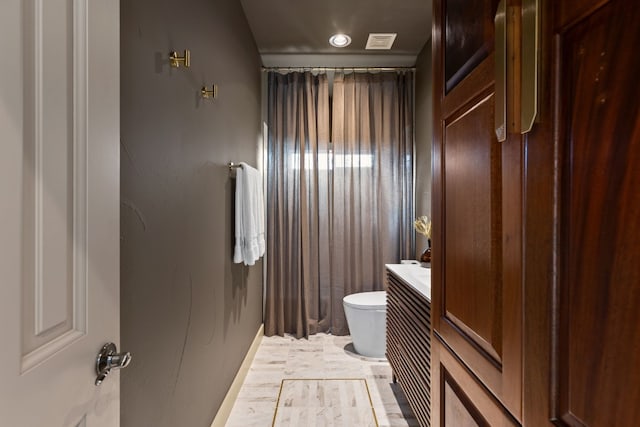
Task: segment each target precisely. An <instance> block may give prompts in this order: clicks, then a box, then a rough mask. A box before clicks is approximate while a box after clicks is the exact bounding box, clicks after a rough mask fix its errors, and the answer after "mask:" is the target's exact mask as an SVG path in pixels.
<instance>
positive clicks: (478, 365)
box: [431, 0, 640, 427]
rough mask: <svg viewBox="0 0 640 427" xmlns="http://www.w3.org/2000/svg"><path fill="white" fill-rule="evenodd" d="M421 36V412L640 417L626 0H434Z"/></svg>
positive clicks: (467, 416) (634, 142) (636, 125)
mask: <svg viewBox="0 0 640 427" xmlns="http://www.w3.org/2000/svg"><path fill="white" fill-rule="evenodd" d="M536 8H537V17H538V19H537V21H535V20H534V21H532V22H534V23H535V22H537V24H538V29H539V32H538V37H537V39H536V38H535V34H532V33H531V32H532V31H533V29H534V27H530V26H527V25H528V24H527V20H526V19H527V16H529V17H530V16H531V13H535V12H536ZM523 17H524V18H523ZM496 19H497V22H502V23H504V24H505V28H506V29H505V32H504V35H505V36H506V37H505V38H504V43H502V41H501V40H500V38H499V37H498V38H496V35H499V34H500V33H496V25H495V22H496ZM500 30H501V27H498V31H500ZM532 36H534V37H533V40H537V42H538V44H537V45H534V46H537V50H536V49H534V50H533V52H534V55H535V58H534V59H537V60H538V62H537V66H536V65H535V63H534V64H533V65H534V66H535V67H536V68H535V72H534V71H532V69H531V68H530V67H531V66H532V62H531V61H530V60H529V59H530V58H531V56H529V57H527V56H526V55H527V54H528V51H527V49H528V46H529V45H528V43H529V42H530V41H531V40H532ZM432 43H433V64H434V144H433V147H434V148H433V150H434V151H433V185H434V188H433V203H432V210H433V221H434V227H433V230H434V235H433V237H432V241H433V249H432V269H433V272H432V324H433V339H432V387H431V395H432V418H431V419H432V425H433V426H466V425H471V426H474V425H478V426H485V425H486V426H502V425H504V426H511V425H525V426H533V427H539V426H545V425H552V424H553V425H559V426H616V427H617V426H635V425H638V422H639V421H638V420H640V405H638V404H637V402H639V401H640V310H639V309H638V306H639V305H640V107H639V106H640V83H638V81H637V80H638V76H640V55H639V54H638V53H637V52H636V50H637V48H638V46H640V2H637V1H626V0H563V1H551V0H539V1H537V2H536V1H524V0H503V1H502V3H499V2H497V1H495V0H468V1H462V0H434V31H433V40H432ZM531 79H535V82H537V86H535V91H534V92H533V93H534V94H535V95H536V96H537V106H536V108H534V111H537V115H536V120H535V123H534V124H533V127H532V128H531V129H528V127H527V126H526V124H527V123H525V122H526V120H525V118H524V117H523V116H524V115H526V114H523V111H524V112H525V113H526V110H527V108H528V106H529V105H530V104H528V103H530V102H531V98H530V96H529V97H528V94H527V90H529V89H528V88H530V87H531V86H530V83H531ZM529 95H530V93H529ZM502 111H504V112H505V117H506V120H505V121H504V127H503V128H502V132H500V131H498V132H496V128H499V126H497V125H496V123H497V124H498V125H499V124H500V123H501V121H500V120H496V118H497V117H498V118H502V114H501V112H502ZM497 135H500V136H501V138H498V137H497ZM499 139H500V140H499Z"/></svg>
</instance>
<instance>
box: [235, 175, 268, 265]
mask: <svg viewBox="0 0 640 427" xmlns="http://www.w3.org/2000/svg"><path fill="white" fill-rule="evenodd" d="M235 234H236V244H235V247H234V250H233V262H235V263H237V264H239V263H241V262H244V264H245V265H254V264H255V262H256V261H257V260H258V258H260V257H261V256H262V255H264V249H265V244H264V200H263V196H262V177H261V176H260V172H258V170H257V169H254V168H252V167H251V166H249V165H248V164H246V163H240V167H239V168H238V169H237V172H236V233H235Z"/></svg>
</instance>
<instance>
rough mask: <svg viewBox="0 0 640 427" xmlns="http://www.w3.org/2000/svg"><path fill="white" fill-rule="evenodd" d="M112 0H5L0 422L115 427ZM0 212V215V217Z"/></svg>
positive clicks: (0, 23) (0, 90)
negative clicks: (102, 362)
mask: <svg viewBox="0 0 640 427" xmlns="http://www.w3.org/2000/svg"><path fill="white" fill-rule="evenodd" d="M118 21H119V15H118V2H117V1H115V0H109V1H101V2H95V1H91V0H29V1H20V0H11V1H7V2H5V4H3V13H2V15H0V34H1V35H2V37H0V38H1V39H2V40H3V41H5V44H6V45H5V46H4V48H5V54H6V55H7V57H10V58H12V60H10V61H7V62H6V64H5V66H4V69H3V73H2V79H1V80H0V128H1V129H3V137H2V144H1V145H0V150H2V152H1V153H0V170H1V171H2V172H1V174H2V180H1V181H2V184H0V196H2V200H3V209H2V213H1V214H0V215H1V216H0V241H2V242H3V243H2V247H0V255H1V256H0V277H1V280H2V286H1V287H0V342H2V343H3V345H4V348H3V350H2V351H0V424H1V425H15V426H26V427H30V426H34V427H35V426H43V425H55V426H99V427H102V426H115V425H118V423H119V421H118V419H119V384H118V378H117V375H112V378H109V380H108V381H105V382H104V384H103V385H102V386H100V387H96V386H95V385H94V380H95V372H94V369H95V357H96V355H97V353H98V351H99V349H100V348H101V346H102V344H104V342H106V341H115V342H117V341H118V340H119V308H118V307H119V270H118V268H119V267H118V265H119V249H118V248H119V239H118V234H119V219H118V216H119V206H118V203H119V202H118V199H119V169H118V162H119V155H118V138H119V136H118V134H119V95H118V92H119V88H118V85H119V83H118V79H119V59H118V55H119V54H118V52H119V48H118V38H119V36H118ZM5 206H6V209H5Z"/></svg>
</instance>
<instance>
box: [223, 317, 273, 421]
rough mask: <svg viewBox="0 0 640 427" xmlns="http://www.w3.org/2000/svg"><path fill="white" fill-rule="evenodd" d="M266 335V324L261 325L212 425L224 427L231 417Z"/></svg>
mask: <svg viewBox="0 0 640 427" xmlns="http://www.w3.org/2000/svg"><path fill="white" fill-rule="evenodd" d="M263 336H264V324H262V325H260V328H258V333H257V334H256V337H255V338H254V339H253V343H251V347H249V351H248V352H247V355H246V356H245V358H244V360H243V361H242V365H240V369H238V373H237V374H236V377H235V378H234V379H233V382H232V383H231V387H229V391H228V392H227V395H226V396H225V398H224V400H223V401H222V405H220V409H218V413H217V414H216V417H215V418H214V419H213V423H211V427H224V426H225V424H226V423H227V420H228V419H229V415H231V410H232V409H233V404H234V403H235V402H236V399H237V398H238V394H239V393H240V388H241V387H242V384H243V383H244V379H245V378H246V377H247V374H248V373H249V368H251V363H253V359H254V358H255V356H256V352H257V351H258V347H260V342H261V341H262V337H263Z"/></svg>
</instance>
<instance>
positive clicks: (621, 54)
mask: <svg viewBox="0 0 640 427" xmlns="http://www.w3.org/2000/svg"><path fill="white" fill-rule="evenodd" d="M583 10H584V9H583ZM561 16H562V15H561ZM573 18H574V17H573V16H572V15H570V14H565V15H564V19H566V20H567V22H562V21H561V22H559V23H558V28H561V29H562V32H561V34H560V40H561V42H560V43H559V45H558V46H559V47H558V49H559V51H558V53H557V55H558V57H559V58H562V63H561V64H562V65H561V68H560V70H561V71H560V74H559V76H558V77H559V79H560V82H561V85H560V86H559V87H560V88H561V91H560V107H561V108H559V109H558V111H559V118H560V122H561V123H563V124H564V126H563V127H562V133H561V138H560V139H559V143H560V156H561V164H562V173H561V175H560V179H561V184H560V194H561V199H560V200H561V201H560V205H559V209H560V218H561V220H560V229H559V236H560V241H559V244H560V256H559V263H560V268H559V272H560V274H559V277H558V279H559V280H558V286H557V289H556V292H557V296H558V298H559V302H560V304H559V305H558V306H557V312H556V316H557V319H558V321H559V323H558V324H559V328H558V329H557V330H555V336H554V340H555V342H556V346H554V348H555V349H556V351H555V352H554V357H553V362H552V363H555V366H556V367H557V370H556V372H557V373H558V375H557V377H556V378H555V381H554V387H555V389H556V391H557V394H556V396H557V399H556V400H555V402H554V406H555V408H556V416H558V417H559V418H560V419H561V420H562V421H563V422H564V423H565V424H566V425H571V426H574V425H580V426H602V425H617V426H622V425H636V424H637V423H638V419H640V406H638V404H637V402H638V401H640V388H639V387H638V384H639V383H640V357H639V356H638V355H639V354H640V328H639V327H638V324H639V321H640V315H639V314H638V313H639V310H638V306H639V305H640V245H639V244H638V236H640V222H639V221H638V219H639V218H640V192H639V190H638V189H639V188H640V173H639V172H638V170H639V169H638V165H639V164H640V110H639V107H638V105H639V101H638V100H639V99H640V86H639V85H638V81H637V76H638V73H640V60H639V59H638V57H637V54H636V52H635V50H636V49H637V46H638V44H639V43H640V30H639V29H638V22H640V6H638V2H628V1H621V0H618V1H610V2H608V4H606V5H604V6H602V7H600V8H598V9H595V10H592V11H590V12H587V13H586V14H584V15H583V16H581V19H580V20H579V21H576V20H575V19H573ZM574 22H575V23H574ZM566 24H568V25H566Z"/></svg>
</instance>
